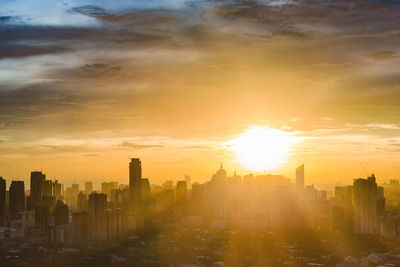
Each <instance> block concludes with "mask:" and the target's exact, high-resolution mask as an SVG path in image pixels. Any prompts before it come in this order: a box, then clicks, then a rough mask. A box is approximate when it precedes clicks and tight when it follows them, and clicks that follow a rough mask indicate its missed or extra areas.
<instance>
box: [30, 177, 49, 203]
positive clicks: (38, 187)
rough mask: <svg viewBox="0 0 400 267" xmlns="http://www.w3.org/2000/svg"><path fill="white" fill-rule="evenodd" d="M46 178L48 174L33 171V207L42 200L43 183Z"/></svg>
mask: <svg viewBox="0 0 400 267" xmlns="http://www.w3.org/2000/svg"><path fill="white" fill-rule="evenodd" d="M45 180H46V175H45V174H44V173H42V172H31V208H32V210H35V207H36V206H37V205H38V204H39V203H40V201H41V200H42V183H43V182H44V181H45Z"/></svg>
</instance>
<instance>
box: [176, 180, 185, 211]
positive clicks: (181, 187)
mask: <svg viewBox="0 0 400 267" xmlns="http://www.w3.org/2000/svg"><path fill="white" fill-rule="evenodd" d="M186 203H187V184H186V181H178V183H177V184H176V206H178V207H183V206H185V205H186Z"/></svg>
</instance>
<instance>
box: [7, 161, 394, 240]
mask: <svg viewBox="0 0 400 267" xmlns="http://www.w3.org/2000/svg"><path fill="white" fill-rule="evenodd" d="M385 204H386V199H385V196H384V190H383V187H380V186H377V184H376V179H375V176H374V175H372V176H371V177H368V178H367V179H356V180H354V183H353V185H349V186H344V187H336V188H335V191H334V194H331V195H329V196H328V192H327V191H324V190H317V189H316V188H314V186H313V185H309V186H305V183H304V165H301V166H299V167H298V168H297V169H296V181H295V183H292V182H291V181H290V179H288V178H286V177H284V176H280V175H272V174H266V175H256V176H255V175H253V174H249V175H245V176H244V177H241V176H239V175H237V174H236V172H235V173H234V175H233V176H231V177H228V176H227V173H226V171H225V170H224V168H223V166H222V164H221V167H220V169H218V170H217V171H216V173H215V174H214V175H213V176H212V177H211V179H210V181H208V182H205V183H193V184H191V179H190V177H189V176H186V177H185V179H184V180H182V181H178V182H177V183H176V184H175V183H174V182H172V181H166V182H164V183H163V184H162V185H153V184H150V181H149V179H147V178H143V177H142V166H141V161H140V159H138V158H132V159H131V161H130V163H129V185H118V183H117V182H104V183H102V185H101V191H99V192H96V191H94V190H93V183H92V182H86V183H85V188H84V190H80V189H79V184H73V185H72V186H71V187H67V188H65V189H64V187H63V185H62V184H61V183H59V182H58V181H57V180H56V181H51V180H47V179H46V175H45V174H44V173H42V172H37V171H35V172H32V173H31V177H30V190H26V189H25V185H24V182H23V181H12V182H11V184H10V186H9V190H7V188H6V181H5V180H4V179H3V178H0V238H16V237H24V236H34V235H37V236H41V237H45V238H48V239H50V240H51V241H53V242H56V243H85V242H89V241H96V240H108V239H112V238H117V237H121V236H124V235H126V233H128V232H131V231H134V230H138V229H144V228H146V227H153V226H162V225H166V224H176V225H177V226H181V227H212V228H251V229H265V228H285V227H303V226H304V227H309V228H310V227H311V228H314V229H317V230H318V229H334V230H337V231H350V232H354V233H356V234H361V235H382V236H384V237H387V238H394V237H395V236H396V233H397V225H400V224H399V223H398V222H399V221H400V220H399V218H398V217H396V216H395V215H393V214H389V213H388V212H387V211H386V209H385V206H386V205H385Z"/></svg>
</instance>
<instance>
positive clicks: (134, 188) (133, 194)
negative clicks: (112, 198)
mask: <svg viewBox="0 0 400 267" xmlns="http://www.w3.org/2000/svg"><path fill="white" fill-rule="evenodd" d="M141 188H142V163H141V162H140V159H138V158H131V162H130V163H129V198H130V201H131V204H133V206H134V208H135V209H139V208H141V206H142V189H141Z"/></svg>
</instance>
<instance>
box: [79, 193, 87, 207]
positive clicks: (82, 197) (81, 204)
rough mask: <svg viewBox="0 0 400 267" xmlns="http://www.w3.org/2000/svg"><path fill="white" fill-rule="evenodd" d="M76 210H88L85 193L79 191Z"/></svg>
mask: <svg viewBox="0 0 400 267" xmlns="http://www.w3.org/2000/svg"><path fill="white" fill-rule="evenodd" d="M77 202H78V211H88V197H87V195H86V194H85V193H83V192H80V193H79V194H78V199H77Z"/></svg>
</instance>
